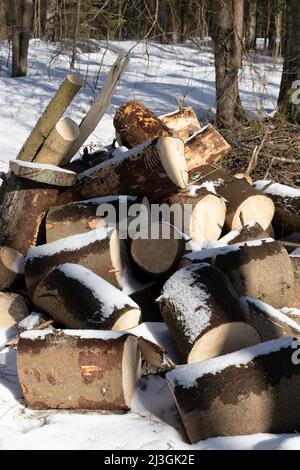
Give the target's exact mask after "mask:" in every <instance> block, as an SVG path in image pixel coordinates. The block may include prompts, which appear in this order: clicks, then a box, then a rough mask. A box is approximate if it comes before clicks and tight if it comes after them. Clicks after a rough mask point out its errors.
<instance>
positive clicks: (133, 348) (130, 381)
mask: <svg viewBox="0 0 300 470" xmlns="http://www.w3.org/2000/svg"><path fill="white" fill-rule="evenodd" d="M140 369H141V358H140V352H139V349H138V341H137V339H136V338H135V337H134V336H128V338H127V339H126V342H125V344H124V349H123V358H122V381H123V395H124V401H125V404H126V406H127V407H128V409H129V408H130V402H131V399H132V397H133V394H134V390H135V388H136V386H137V383H138V380H139V377H140Z"/></svg>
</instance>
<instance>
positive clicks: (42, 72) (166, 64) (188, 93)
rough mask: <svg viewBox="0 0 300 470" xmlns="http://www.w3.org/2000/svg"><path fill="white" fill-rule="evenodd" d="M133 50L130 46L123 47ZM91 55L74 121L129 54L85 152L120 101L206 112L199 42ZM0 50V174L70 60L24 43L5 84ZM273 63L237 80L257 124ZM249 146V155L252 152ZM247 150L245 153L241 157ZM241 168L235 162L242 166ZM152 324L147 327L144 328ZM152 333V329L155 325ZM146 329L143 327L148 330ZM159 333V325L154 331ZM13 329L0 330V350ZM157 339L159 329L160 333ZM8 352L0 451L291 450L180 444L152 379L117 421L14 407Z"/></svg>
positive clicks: (257, 442) (247, 70)
mask: <svg viewBox="0 0 300 470" xmlns="http://www.w3.org/2000/svg"><path fill="white" fill-rule="evenodd" d="M133 46H135V47H133ZM95 47H96V48H98V51H94V52H93V53H88V52H86V53H80V54H79V55H78V62H77V66H76V69H77V71H79V72H80V73H81V74H82V75H83V76H84V77H86V87H85V89H84V90H82V91H81V92H80V93H79V94H78V96H77V97H76V99H75V101H74V103H73V104H72V106H71V107H70V109H69V110H68V112H67V115H69V116H71V117H72V118H73V119H75V120H76V121H78V122H80V120H81V119H82V118H83V117H84V115H85V113H86V112H87V110H88V108H89V105H90V103H91V101H92V100H93V98H94V96H95V94H96V93H97V90H96V85H97V86H98V87H99V86H101V83H102V82H103V80H104V76H105V73H106V72H107V71H108V70H109V67H110V66H111V65H112V63H113V62H114V60H115V59H116V56H117V53H118V50H120V49H123V50H129V49H130V48H133V49H132V53H131V62H130V65H129V67H128V70H127V73H126V74H125V76H124V78H123V79H122V81H121V83H120V85H119V87H118V89H117V91H116V93H115V95H114V97H113V101H112V105H111V106H110V108H109V109H108V112H107V114H106V115H105V117H104V118H103V120H102V121H101V123H100V124H99V126H98V127H97V129H96V130H95V132H94V133H93V135H92V136H91V137H90V138H89V140H88V142H87V143H86V144H87V145H88V146H89V147H91V148H97V147H98V146H99V145H106V144H109V143H111V142H112V140H113V138H114V130H113V123H112V119H113V116H114V113H115V111H116V109H117V107H118V106H119V105H120V104H121V103H122V102H124V101H127V100H130V99H138V100H141V101H142V102H144V103H145V104H146V105H147V106H149V107H150V108H151V109H152V110H153V111H154V112H156V113H158V114H164V113H168V112H170V111H172V110H174V109H176V107H177V100H176V99H182V98H184V103H185V105H189V106H192V107H193V108H194V110H195V111H196V112H197V114H198V115H199V117H200V119H201V120H202V122H203V123H205V122H207V121H208V120H211V119H213V115H214V111H215V89H214V87H215V83H214V79H215V73H214V59H213V55H212V53H211V50H210V47H209V43H208V42H202V43H201V44H199V47H197V46H196V45H195V44H189V45H188V46H187V47H183V46H166V45H161V44H154V43H150V44H147V45H145V44H138V45H135V43H133V42H129V41H127V42H122V43H117V42H111V43H109V44H108V45H107V44H106V43H97V44H95ZM7 55H8V51H7V46H6V45H5V44H4V43H3V44H1V43H0V148H1V151H2V152H1V157H0V170H1V171H5V170H7V168H8V163H7V162H8V161H9V160H10V159H14V158H15V157H16V155H17V153H18V150H19V149H20V147H21V145H22V144H23V142H24V140H25V138H26V137H27V135H28V134H29V132H30V130H31V128H32V127H33V126H34V124H35V122H36V121H37V119H38V117H39V115H40V114H41V112H42V111H43V109H44V108H45V106H46V104H47V103H48V102H49V100H50V98H51V96H52V95H53V93H54V92H55V90H56V89H57V87H58V86H59V84H60V83H61V81H62V80H63V78H64V77H65V75H66V74H67V73H68V72H69V60H70V54H69V53H68V52H67V51H60V49H59V48H57V47H56V46H53V45H52V44H47V43H43V42H40V41H31V45H30V55H29V74H28V77H25V78H18V79H12V78H9V70H8V68H7ZM280 78H281V63H277V64H274V61H273V58H271V57H266V56H262V55H256V56H254V58H253V61H252V62H251V63H250V62H247V61H245V67H244V69H243V71H242V73H241V77H240V88H241V98H242V102H243V104H244V107H245V109H246V110H247V111H248V112H249V113H250V114H251V115H252V116H253V115H254V116H257V117H259V118H260V119H262V118H263V117H265V116H266V115H270V114H272V113H273V112H274V110H275V107H276V101H277V95H278V91H279V83H280ZM255 145H256V144H255V143H253V148H254V147H255ZM251 153H252V152H251V151H249V155H251ZM246 163H247V162H243V164H244V165H245V164H246ZM154 326H155V325H152V329H153V327H154ZM156 326H157V325H156ZM149 328H151V325H150V326H149ZM160 328H162V329H163V326H162V327H160ZM14 333H15V332H14V331H3V330H2V331H1V330H0V348H1V345H3V344H4V343H5V341H6V338H7V337H9V336H11V335H13V334H14ZM160 334H161V332H160ZM15 362H16V357H15V352H14V351H9V350H7V349H6V350H4V351H2V352H1V353H0V449H107V450H110V449H111V450H114V449H123V450H124V449H146V450H151V449H166V450H171V449H185V450H187V449H191V450H193V449H297V448H298V449H299V448H300V437H299V436H298V435H297V434H290V435H271V434H260V435H252V436H240V437H225V438H214V439H208V440H206V441H203V442H200V443H198V444H196V445H193V446H190V445H189V444H187V443H186V438H185V436H184V433H183V431H182V427H181V423H180V419H179V416H178V414H177V411H176V408H175V405H174V401H173V399H172V397H171V394H170V392H169V390H168V387H167V385H166V382H165V380H164V379H162V378H155V377H151V378H149V379H142V380H141V381H140V384H139V386H138V388H137V389H136V392H135V395H134V398H133V401H132V410H131V412H129V413H127V414H125V415H108V414H97V413H66V412H37V411H31V410H29V409H27V408H26V407H25V406H24V402H23V399H22V393H21V389H20V385H19V382H18V378H17V372H16V363H15Z"/></svg>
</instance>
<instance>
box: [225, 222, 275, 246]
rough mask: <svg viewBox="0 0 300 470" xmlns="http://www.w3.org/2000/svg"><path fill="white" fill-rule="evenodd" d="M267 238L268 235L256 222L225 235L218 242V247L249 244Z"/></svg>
mask: <svg viewBox="0 0 300 470" xmlns="http://www.w3.org/2000/svg"><path fill="white" fill-rule="evenodd" d="M262 238H269V234H268V233H267V231H265V230H264V229H263V228H262V227H261V226H260V225H259V224H258V223H257V222H253V223H252V224H251V223H250V224H246V225H241V226H240V227H238V228H237V229H235V230H232V231H231V232H229V233H227V234H226V235H225V236H224V237H222V238H220V239H219V240H218V245H219V246H225V245H234V244H236V243H242V242H249V241H252V240H260V239H262Z"/></svg>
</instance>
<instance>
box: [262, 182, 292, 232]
mask: <svg viewBox="0 0 300 470" xmlns="http://www.w3.org/2000/svg"><path fill="white" fill-rule="evenodd" d="M254 187H255V188H256V189H258V190H260V191H262V192H263V193H264V194H266V195H268V196H269V197H271V198H272V199H273V201H274V203H275V216H274V220H273V226H274V229H275V232H276V233H277V234H278V236H279V237H280V238H281V237H282V236H283V235H285V234H288V233H292V232H300V189H298V188H291V187H290V186H286V185H284V184H279V183H273V182H272V181H266V180H260V181H256V182H255V183H254Z"/></svg>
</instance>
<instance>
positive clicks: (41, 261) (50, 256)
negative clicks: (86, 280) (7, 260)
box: [25, 228, 126, 294]
mask: <svg viewBox="0 0 300 470" xmlns="http://www.w3.org/2000/svg"><path fill="white" fill-rule="evenodd" d="M125 254H126V253H125V247H124V241H123V240H120V239H119V236H118V232H117V231H116V230H114V229H112V228H102V229H99V230H92V231H90V232H88V233H83V234H80V235H74V236H72V237H66V238H63V239H61V240H57V241H55V242H52V243H48V244H47V245H40V246H37V247H35V248H33V249H32V250H30V251H29V253H28V255H27V257H26V259H25V279H26V285H27V288H28V290H29V293H30V294H32V293H33V291H34V289H35V287H36V285H37V283H38V282H40V280H41V279H42V278H43V277H44V276H45V275H46V274H47V273H48V272H49V271H50V270H51V269H52V268H54V267H55V266H57V265H58V264H61V263H76V264H79V265H81V266H84V267H85V268H88V269H90V270H91V271H93V272H94V273H95V274H98V275H99V276H101V277H103V279H105V280H106V281H108V282H109V283H111V284H113V285H114V286H116V287H122V283H123V269H124V264H125Z"/></svg>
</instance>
